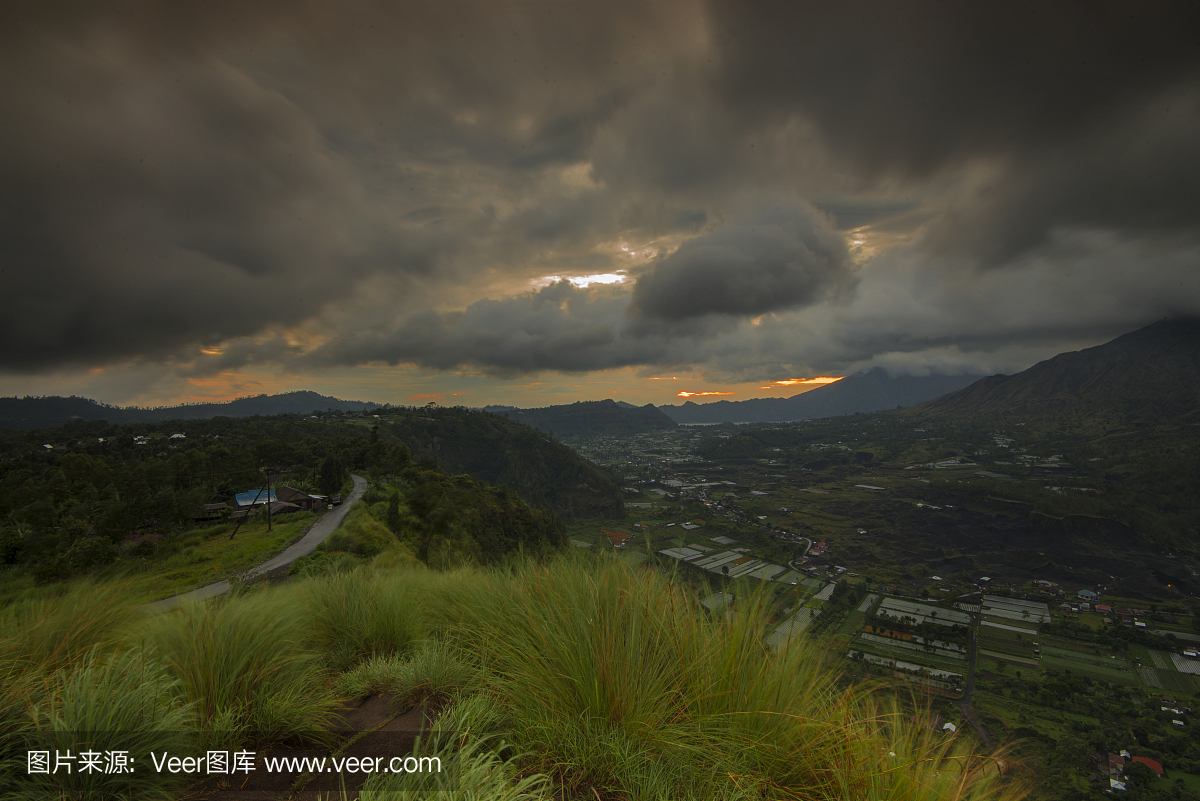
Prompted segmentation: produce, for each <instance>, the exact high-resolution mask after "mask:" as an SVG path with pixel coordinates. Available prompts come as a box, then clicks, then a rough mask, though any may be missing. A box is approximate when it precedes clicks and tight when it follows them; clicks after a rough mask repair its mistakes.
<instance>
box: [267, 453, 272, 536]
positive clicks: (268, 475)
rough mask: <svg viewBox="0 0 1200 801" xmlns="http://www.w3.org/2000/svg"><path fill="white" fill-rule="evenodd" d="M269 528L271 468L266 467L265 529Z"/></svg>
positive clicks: (269, 529)
mask: <svg viewBox="0 0 1200 801" xmlns="http://www.w3.org/2000/svg"><path fill="white" fill-rule="evenodd" d="M272 530H273V529H272V528H271V468H270V467H268V468H267V531H272Z"/></svg>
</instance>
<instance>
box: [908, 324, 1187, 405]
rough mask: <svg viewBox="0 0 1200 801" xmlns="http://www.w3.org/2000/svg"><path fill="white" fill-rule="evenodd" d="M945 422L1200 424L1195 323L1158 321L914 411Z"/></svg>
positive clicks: (977, 384)
mask: <svg viewBox="0 0 1200 801" xmlns="http://www.w3.org/2000/svg"><path fill="white" fill-rule="evenodd" d="M910 412H912V413H917V414H920V413H934V414H940V415H949V416H967V415H985V416H1004V417H1029V418H1037V417H1051V416H1075V417H1080V416H1081V417H1086V418H1088V419H1091V420H1101V419H1103V420H1105V421H1107V422H1109V423H1112V424H1116V425H1156V424H1160V423H1168V422H1173V421H1179V420H1187V421H1190V422H1200V319H1197V318H1181V319H1175V320H1163V321H1160V322H1157V323H1153V324H1151V325H1148V326H1146V327H1145V328H1140V329H1138V330H1137V331H1133V332H1132V333H1129V334H1125V335H1124V336H1120V337H1117V338H1116V339H1114V340H1112V341H1111V342H1107V343H1105V344H1103V345H1097V346H1096V347H1094V348H1087V349H1085V350H1080V351H1071V352H1069V353H1060V354H1059V355H1057V356H1055V357H1054V358H1052V359H1047V360H1046V361H1044V362H1039V363H1037V364H1035V365H1034V366H1033V367H1030V368H1029V369H1028V370H1025V371H1023V372H1020V373H1017V374H1016V375H1010V376H1003V375H994V376H988V377H987V378H983V379H980V380H979V381H976V382H975V383H973V384H971V385H970V386H968V387H965V388H963V389H960V390H958V391H956V392H951V393H949V394H947V395H944V396H942V397H939V398H935V399H933V400H929V401H926V402H925V403H921V404H919V405H917V406H914V407H912V409H911V410H910Z"/></svg>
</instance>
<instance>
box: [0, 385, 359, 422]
mask: <svg viewBox="0 0 1200 801" xmlns="http://www.w3.org/2000/svg"><path fill="white" fill-rule="evenodd" d="M379 406H380V404H378V403H370V402H364V401H345V400H340V399H338V398H331V397H329V396H327V395H319V394H317V393H316V392H309V391H304V390H302V391H298V392H285V393H283V394H280V395H254V396H251V397H247V398H237V399H236V400H232V401H227V402H225V403H185V404H180V405H178V406H158V407H154V408H141V407H137V406H127V407H120V406H109V405H107V404H104V403H100V402H98V401H94V400H92V399H90V398H80V397H75V396H72V397H69V398H64V397H60V396H54V395H52V396H49V397H42V398H37V397H25V398H0V428H47V427H50V426H59V425H63V424H64V423H67V422H69V421H71V420H85V421H86V420H104V421H106V422H109V423H162V422H166V421H168V420H200V419H204V418H208V417H252V416H254V415H256V414H258V415H277V414H308V413H310V412H313V411H331V410H332V411H340V412H357V411H363V410H365V409H376V408H379Z"/></svg>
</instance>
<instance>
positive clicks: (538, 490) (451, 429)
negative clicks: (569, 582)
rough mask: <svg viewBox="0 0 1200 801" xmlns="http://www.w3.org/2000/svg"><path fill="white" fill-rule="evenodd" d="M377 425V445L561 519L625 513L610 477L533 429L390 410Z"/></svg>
mask: <svg viewBox="0 0 1200 801" xmlns="http://www.w3.org/2000/svg"><path fill="white" fill-rule="evenodd" d="M609 403H611V401H609ZM668 422H669V421H668ZM379 423H380V426H379V433H380V436H381V440H385V439H396V440H399V441H400V442H403V443H405V444H406V445H407V446H408V447H409V449H410V450H411V451H412V453H413V455H414V456H416V457H418V458H420V457H422V456H428V457H430V458H432V459H433V460H434V461H435V462H436V463H437V466H438V467H439V468H441V469H442V470H445V471H446V472H447V473H470V474H471V475H473V476H475V477H476V478H480V479H482V480H484V481H486V482H488V483H489V484H494V485H498V484H504V485H506V486H508V487H511V488H512V489H513V490H514V491H516V492H517V493H518V494H519V495H520V496H521V497H522V498H524V499H525V500H526V501H528V502H529V503H532V504H534V505H537V506H544V507H547V508H549V509H553V510H554V511H556V512H559V513H561V514H567V515H576V516H581V517H596V516H603V517H624V516H625V504H624V501H623V498H622V495H621V490H620V488H619V487H618V486H617V485H616V483H615V482H614V481H613V479H612V477H611V476H609V475H608V474H607V473H606V472H605V471H604V470H603V469H602V468H600V467H598V466H597V465H594V464H592V463H591V462H589V461H588V460H587V459H585V458H583V457H582V456H580V455H579V454H577V453H576V452H575V451H573V450H572V449H571V448H570V447H568V446H567V445H564V444H563V443H561V442H558V441H557V440H555V439H552V438H550V437H548V436H547V435H546V434H545V433H544V432H541V431H539V430H538V429H536V428H534V427H533V426H532V425H527V424H526V425H523V424H522V423H520V422H518V421H514V420H511V419H507V418H505V417H504V416H503V415H495V414H487V413H485V412H482V411H479V410H477V409H461V408H429V409H390V410H388V411H387V412H386V413H381V414H380V415H379ZM671 425H674V423H672V424H671ZM555 433H556V434H557V433H558V431H557V428H556V429H555Z"/></svg>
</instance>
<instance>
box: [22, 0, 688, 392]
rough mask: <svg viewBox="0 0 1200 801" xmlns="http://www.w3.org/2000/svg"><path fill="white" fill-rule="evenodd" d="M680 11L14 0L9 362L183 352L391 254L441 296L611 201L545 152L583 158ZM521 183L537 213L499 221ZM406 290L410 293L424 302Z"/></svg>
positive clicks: (299, 313)
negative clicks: (551, 193)
mask: <svg viewBox="0 0 1200 801" xmlns="http://www.w3.org/2000/svg"><path fill="white" fill-rule="evenodd" d="M622 8H624V11H623V12H622V13H615V12H619V11H621V10H622ZM670 12H671V8H670V7H668V6H665V5H664V6H662V7H661V8H659V9H639V8H637V7H636V6H628V7H608V6H603V7H602V6H600V5H599V4H594V5H583V6H580V7H578V8H574V9H573V10H571V11H570V13H568V10H567V9H565V8H562V7H557V6H549V5H538V4H535V5H526V6H512V7H502V6H498V5H497V4H494V3H438V4H406V5H404V6H403V7H401V6H397V5H395V4H387V3H370V2H362V3H354V4H351V7H350V8H339V9H334V8H333V7H329V6H325V7H322V6H311V7H308V8H306V9H303V10H299V9H297V8H296V7H295V6H293V5H291V4H276V5H270V4H256V5H254V6H253V7H244V6H243V5H241V4H233V3H221V2H216V3H209V4H175V5H172V6H170V7H169V10H168V7H167V6H163V5H161V4H145V3H137V2H130V3H119V2H118V3H108V4H105V3H98V4H90V3H85V4H78V5H77V6H57V7H56V8H54V9H49V8H48V7H46V6H44V5H37V4H29V5H26V6H24V7H18V8H17V10H16V12H15V13H14V14H13V16H12V18H11V19H9V20H7V21H8V22H10V23H11V24H10V25H6V27H5V30H4V31H3V32H0V42H2V43H3V45H4V47H3V54H2V55H0V67H2V68H3V69H4V72H5V75H6V76H9V78H10V79H9V80H6V82H5V84H4V87H3V88H0V102H3V103H4V106H5V109H6V114H7V115H8V118H9V120H11V121H13V122H14V123H15V124H13V125H9V126H6V133H5V139H4V147H3V150H2V151H0V176H2V177H3V181H2V182H0V217H2V222H0V242H2V243H3V247H4V265H3V267H0V291H3V293H4V296H5V297H6V298H7V299H9V302H10V308H9V310H8V311H7V312H6V314H5V315H3V318H2V322H0V336H3V337H4V339H5V340H6V341H11V342H17V341H19V342H21V347H19V348H7V349H5V352H4V355H3V356H0V369H6V370H16V371H36V370H40V369H49V368H56V367H63V366H70V365H77V366H90V365H97V364H105V363H108V362H113V361H121V360H127V359H169V358H174V359H176V360H179V359H181V358H184V359H186V354H187V353H188V352H189V351H191V352H194V351H195V349H196V348H197V347H198V346H200V345H202V344H210V343H216V342H220V341H223V340H226V339H229V338H237V337H247V336H251V335H255V334H260V333H262V332H265V331H269V330H271V329H272V328H278V327H280V326H285V327H286V326H294V325H298V324H301V323H305V322H306V321H308V320H311V319H313V318H315V316H316V315H317V314H318V313H319V312H320V311H321V310H322V309H323V308H327V307H328V306H329V304H331V303H335V302H339V301H343V300H345V299H347V298H348V297H349V296H350V295H351V294H352V292H353V291H354V288H355V286H356V284H358V283H360V282H361V281H363V280H364V279H368V278H369V277H370V276H371V275H373V274H380V273H382V274H387V275H390V276H404V275H411V276H414V277H417V278H420V280H421V281H422V282H423V283H422V287H424V290H423V291H426V290H427V291H429V292H436V291H437V287H438V285H439V283H442V284H450V285H455V284H460V283H461V282H462V280H463V279H464V277H465V278H467V279H468V280H469V275H470V273H471V272H472V271H473V270H474V269H478V268H480V267H486V268H491V267H492V266H493V265H490V264H479V265H477V266H473V265H471V264H469V263H459V264H456V263H455V258H456V256H457V255H458V254H460V252H461V251H462V250H464V249H466V250H471V249H475V250H477V251H480V250H482V251H487V250H489V247H488V245H489V240H490V241H491V243H492V244H497V247H495V248H494V250H493V252H496V253H506V254H508V255H510V256H511V255H512V254H518V255H519V254H520V253H522V252H525V251H528V252H536V251H537V248H538V247H539V245H537V242H538V241H539V240H562V239H564V238H565V237H569V236H581V235H582V236H589V235H592V229H593V228H594V227H595V220H597V219H599V220H604V219H609V220H613V219H615V215H614V213H612V212H610V211H607V210H606V209H604V208H600V207H599V206H598V205H597V202H596V200H595V198H594V197H592V196H589V195H585V196H583V197H577V198H567V199H566V202H561V203H541V202H540V201H541V197H540V196H539V192H541V191H544V190H541V189H539V188H538V187H537V186H536V180H540V179H538V178H537V171H538V170H539V169H542V168H546V167H552V166H554V165H565V164H570V163H573V162H575V161H578V160H579V159H580V158H581V157H582V155H583V154H584V153H585V152H586V150H587V148H588V146H589V143H590V142H591V139H592V137H593V136H594V133H595V131H596V129H597V128H598V127H600V126H602V125H604V124H606V123H607V122H608V121H609V120H611V118H612V116H613V115H614V114H615V113H616V112H617V111H618V110H619V109H620V108H621V106H622V104H623V102H624V96H625V95H624V93H625V91H626V90H625V88H624V85H623V82H622V80H621V79H619V78H618V79H614V80H608V81H605V80H604V79H603V78H601V79H600V80H599V81H598V82H597V81H596V79H594V77H593V76H594V75H596V74H601V75H603V74H604V73H605V72H606V71H607V72H611V71H612V69H613V67H612V65H613V63H614V62H619V61H620V60H623V59H624V60H626V61H627V63H628V65H629V66H628V67H627V68H626V69H629V70H632V71H633V72H635V73H636V71H637V69H638V66H637V65H638V62H639V58H638V57H633V58H626V57H625V54H626V53H628V52H629V51H630V50H636V49H637V47H638V45H636V44H632V43H631V42H632V41H633V40H636V35H637V34H638V33H642V34H643V35H646V36H648V37H650V38H655V37H654V32H655V31H656V30H658V31H660V32H662V33H663V36H662V37H658V38H659V44H661V43H662V41H663V40H669V39H670V37H671V35H672V34H671V32H670V30H669V28H671V27H672V24H671V13H670ZM674 27H678V26H674ZM598 84H599V85H600V87H599V89H598V88H597V85H598ZM506 193H507V194H516V193H523V195H524V199H523V203H524V205H525V209H524V210H523V211H522V212H520V213H518V214H516V215H515V216H514V217H513V219H512V221H511V222H510V223H509V224H508V228H507V230H499V228H498V226H497V223H496V210H495V207H494V206H493V205H492V203H491V202H490V200H491V199H493V198H495V197H496V196H497V195H501V196H502V195H504V194H506ZM560 199H561V198H560ZM510 205H511V203H510ZM612 227H613V223H612V222H610V223H609V224H608V228H609V229H610V233H611V229H612ZM524 240H529V241H530V242H531V243H532V244H529V245H527V244H525V242H524ZM394 285H396V286H400V292H399V294H398V297H397V302H398V304H400V305H401V306H402V305H403V303H404V302H406V299H407V302H420V300H421V299H422V298H423V297H424V295H423V294H422V292H420V291H412V292H405V291H403V286H402V284H394ZM266 352H273V351H271V349H270V348H267V350H266V351H264V353H266Z"/></svg>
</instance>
